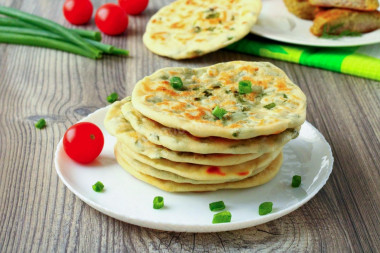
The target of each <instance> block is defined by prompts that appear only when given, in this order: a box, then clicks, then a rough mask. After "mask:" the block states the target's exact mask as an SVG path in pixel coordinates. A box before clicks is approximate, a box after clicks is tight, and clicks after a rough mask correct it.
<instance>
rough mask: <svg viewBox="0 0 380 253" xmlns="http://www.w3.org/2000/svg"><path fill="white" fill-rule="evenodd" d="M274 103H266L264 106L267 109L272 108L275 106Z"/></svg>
mask: <svg viewBox="0 0 380 253" xmlns="http://www.w3.org/2000/svg"><path fill="white" fill-rule="evenodd" d="M275 106H276V104H275V103H270V104H267V105H264V107H265V108H266V109H268V110H270V109H272V108H273V107H275Z"/></svg>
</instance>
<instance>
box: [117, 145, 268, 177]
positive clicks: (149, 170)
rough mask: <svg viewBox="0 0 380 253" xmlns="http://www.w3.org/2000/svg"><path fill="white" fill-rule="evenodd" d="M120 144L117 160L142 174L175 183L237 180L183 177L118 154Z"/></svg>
mask: <svg viewBox="0 0 380 253" xmlns="http://www.w3.org/2000/svg"><path fill="white" fill-rule="evenodd" d="M121 146H122V145H120V143H118V144H117V145H115V156H117V160H118V161H120V160H123V162H122V163H121V164H124V163H128V164H129V165H131V166H132V167H133V168H134V169H135V170H136V171H138V172H140V173H143V174H146V175H149V176H152V177H155V178H159V179H162V180H169V181H173V182H176V183H189V184H220V183H226V182H233V181H237V180H226V179H221V180H202V181H198V180H193V179H190V178H185V177H182V176H179V175H177V174H174V173H171V172H168V171H164V170H159V169H156V168H154V167H152V166H149V165H147V164H145V163H142V162H140V161H138V160H135V159H133V158H131V157H129V156H127V155H119V154H120V153H123V152H124V151H123V150H122V147H121ZM264 169H265V168H258V169H257V170H255V171H253V172H252V176H254V175H256V174H258V173H260V172H261V171H262V170H264Z"/></svg>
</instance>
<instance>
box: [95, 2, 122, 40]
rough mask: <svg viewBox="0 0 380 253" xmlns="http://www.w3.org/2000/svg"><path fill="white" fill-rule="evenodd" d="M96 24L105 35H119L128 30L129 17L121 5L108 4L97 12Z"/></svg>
mask: <svg viewBox="0 0 380 253" xmlns="http://www.w3.org/2000/svg"><path fill="white" fill-rule="evenodd" d="M95 23H96V26H97V27H98V28H99V30H100V31H102V32H104V33H105V34H108V35H118V34H121V33H123V32H124V31H125V29H127V27H128V15H127V13H126V12H125V11H124V10H123V9H122V8H121V7H120V6H119V5H117V4H112V3H108V4H104V5H102V6H100V7H99V9H98V10H97V11H96V14H95Z"/></svg>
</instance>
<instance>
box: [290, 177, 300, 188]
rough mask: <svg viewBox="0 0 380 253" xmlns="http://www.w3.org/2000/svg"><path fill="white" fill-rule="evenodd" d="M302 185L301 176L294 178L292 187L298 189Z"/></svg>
mask: <svg viewBox="0 0 380 253" xmlns="http://www.w3.org/2000/svg"><path fill="white" fill-rule="evenodd" d="M300 185H301V176H298V175H294V176H293V178H292V187H293V188H297V187H299V186H300Z"/></svg>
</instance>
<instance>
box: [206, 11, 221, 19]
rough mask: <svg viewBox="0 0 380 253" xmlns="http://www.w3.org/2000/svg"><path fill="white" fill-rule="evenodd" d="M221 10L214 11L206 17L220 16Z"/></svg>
mask: <svg viewBox="0 0 380 253" xmlns="http://www.w3.org/2000/svg"><path fill="white" fill-rule="evenodd" d="M219 15H220V13H219V12H212V13H210V14H208V15H207V16H206V19H212V18H219Z"/></svg>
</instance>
